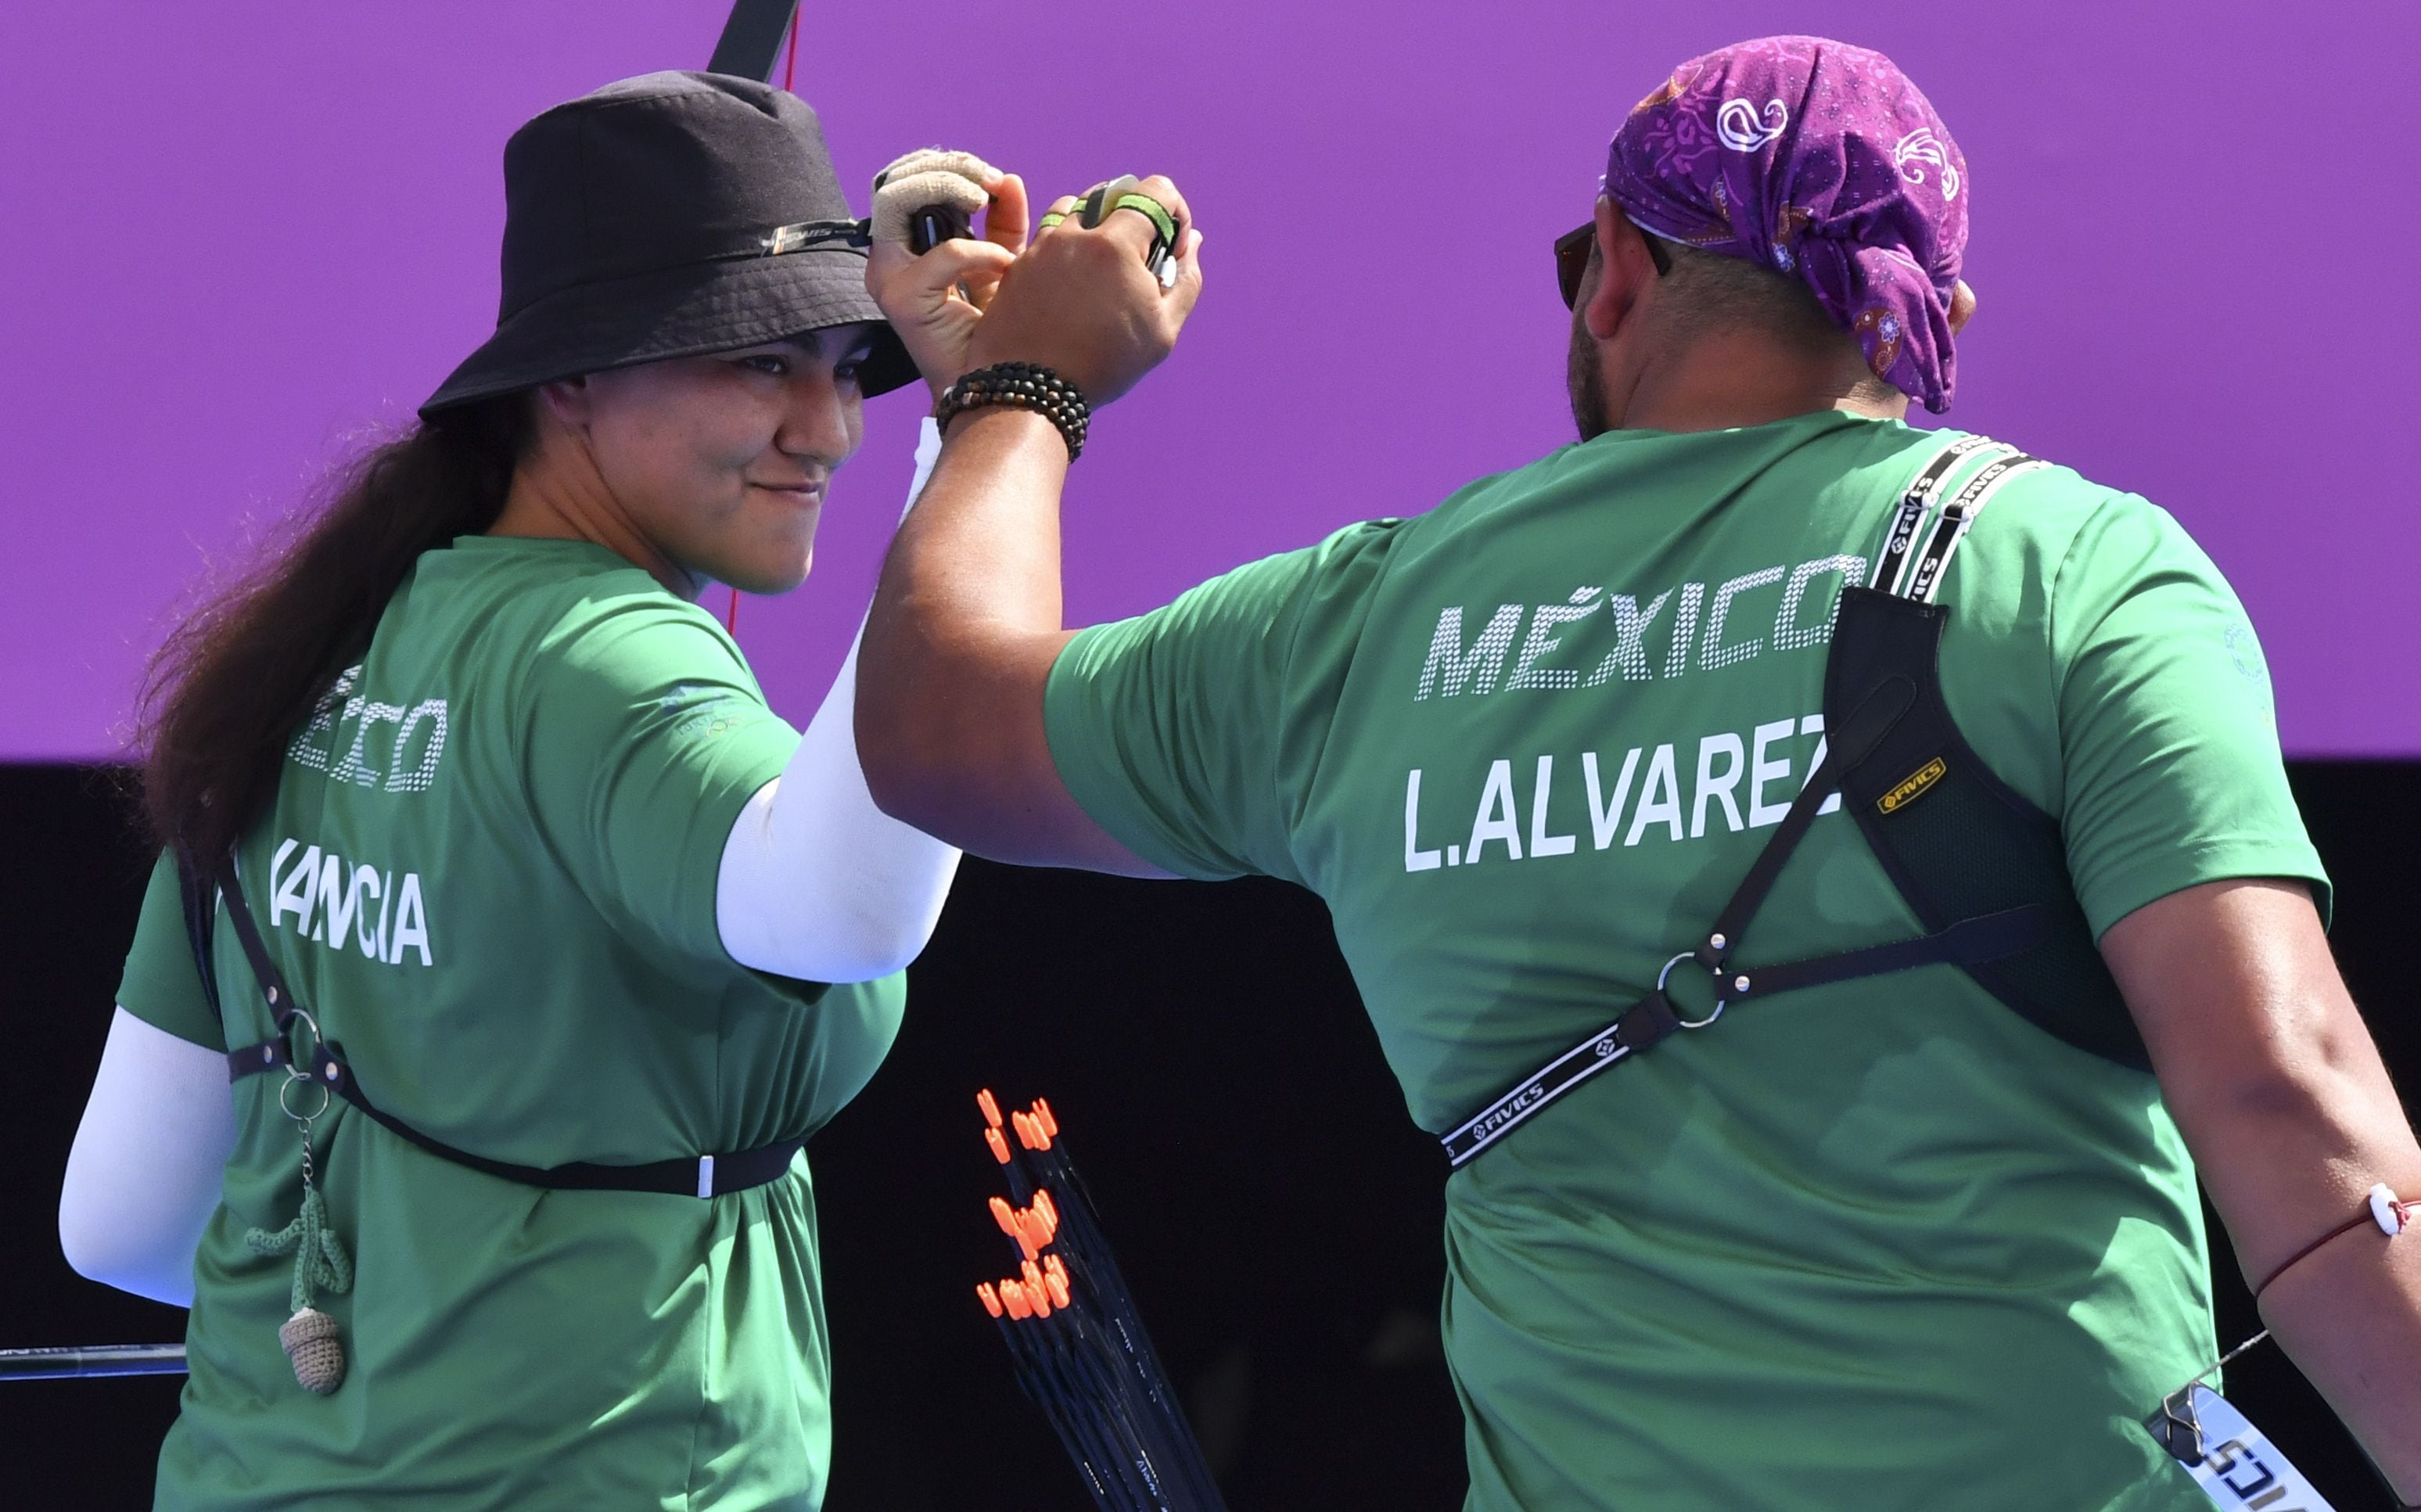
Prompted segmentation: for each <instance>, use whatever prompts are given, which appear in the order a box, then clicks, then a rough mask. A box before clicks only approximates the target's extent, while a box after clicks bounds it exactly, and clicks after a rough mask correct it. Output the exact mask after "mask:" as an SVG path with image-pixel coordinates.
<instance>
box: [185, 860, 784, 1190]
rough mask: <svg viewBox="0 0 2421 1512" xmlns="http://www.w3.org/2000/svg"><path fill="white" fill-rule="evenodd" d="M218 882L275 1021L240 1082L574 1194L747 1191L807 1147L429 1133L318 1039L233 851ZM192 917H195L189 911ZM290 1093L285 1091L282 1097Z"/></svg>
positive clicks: (249, 1052) (205, 976)
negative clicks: (564, 1141)
mask: <svg viewBox="0 0 2421 1512" xmlns="http://www.w3.org/2000/svg"><path fill="white" fill-rule="evenodd" d="M217 881H218V885H219V890H220V892H221V893H222V894H223V895H225V896H226V902H227V915H228V917H229V918H230V919H231V920H232V921H233V922H234V924H235V932H236V938H237V939H238V940H241V941H242V943H243V953H244V957H245V959H248V960H250V961H251V963H252V974H253V978H254V980H255V981H256V982H258V984H259V986H260V994H261V997H262V998H263V999H264V1000H265V1001H266V1002H267V1003H268V1005H269V1012H270V1017H271V1019H272V1020H273V1021H274V1022H275V1024H276V1025H277V1034H276V1036H275V1037H273V1038H269V1039H264V1040H261V1041H260V1042H259V1043H258V1044H253V1045H246V1046H244V1047H243V1048H242V1049H241V1050H236V1051H230V1052H228V1053H227V1057H226V1062H227V1080H229V1081H231V1082H235V1081H242V1079H243V1078H245V1077H247V1076H258V1075H259V1074H261V1073H262V1072H264V1071H271V1070H281V1071H284V1072H285V1073H286V1074H287V1077H288V1079H289V1087H290V1086H291V1085H292V1084H294V1083H311V1084H313V1085H316V1086H318V1087H320V1088H321V1089H322V1091H323V1093H325V1094H329V1095H333V1096H336V1097H340V1098H343V1099H345V1100H346V1101H347V1102H349V1103H351V1104H352V1105H353V1106H354V1107H355V1108H358V1109H360V1110H361V1111H362V1113H363V1114H365V1115H367V1116H368V1117H369V1118H370V1119H372V1120H373V1121H375V1122H376V1123H378V1124H380V1125H381V1126H382V1127H383V1128H386V1129H389V1130H393V1131H394V1132H395V1133H397V1134H399V1135H401V1136H402V1137H403V1138H405V1139H407V1140H410V1141H411V1142H412V1143H413V1144H414V1145H417V1146H420V1147H421V1148H422V1149H425V1150H427V1151H429V1153H430V1154H431V1155H434V1156H437V1157H438V1158H440V1159H441V1160H446V1161H452V1162H454V1163H455V1164H456V1165H462V1166H468V1167H469V1168H470V1169H472V1170H474V1171H481V1172H485V1173H486V1174H487V1175H489V1176H492V1177H503V1178H504V1179H505V1180H508V1181H518V1182H521V1183H522V1184H523V1185H524V1186H532V1187H549V1188H554V1189H557V1190H562V1191H575V1192H663V1193H664V1194H665V1195H667V1196H675V1197H699V1198H706V1197H720V1196H723V1195H725V1194H726V1193H727V1192H745V1191H746V1190H748V1189H749V1188H751V1187H761V1186H763V1185H765V1184H766V1183H767V1182H769V1181H773V1180H777V1179H779V1178H780V1177H781V1176H782V1175H783V1173H784V1172H786V1171H788V1170H789V1168H790V1158H791V1157H792V1156H794V1155H796V1154H798V1153H799V1151H800V1150H801V1149H802V1148H804V1146H805V1145H806V1138H805V1136H804V1135H802V1136H800V1137H798V1138H795V1139H785V1140H781V1141H778V1142H776V1143H774V1144H772V1145H760V1146H758V1147H757V1148H755V1149H746V1150H737V1151H734V1152H732V1153H729V1154H725V1155H700V1156H697V1157H695V1158H687V1157H684V1158H681V1159H678V1160H670V1161H648V1162H646V1163H644V1164H640V1165H608V1164H603V1163H601V1162H599V1161H570V1162H569V1163H567V1164H563V1165H546V1166H539V1165H517V1164H515V1163H513V1162H512V1161H496V1160H491V1159H489V1158H488V1157H487V1156H484V1155H474V1154H472V1153H471V1152H470V1151H469V1150H465V1149H458V1148H456V1147H455V1146H451V1145H448V1144H446V1143H445V1141H444V1140H442V1139H439V1138H437V1137H436V1136H434V1135H432V1134H428V1133H424V1132H422V1131H421V1130H417V1129H414V1127H413V1126H412V1125H410V1124H408V1123H405V1122H404V1121H403V1120H402V1119H400V1118H398V1117H397V1116H396V1115H393V1114H391V1113H388V1112H387V1111H386V1110H384V1109H383V1108H381V1107H379V1106H378V1105H377V1104H376V1103H374V1102H372V1101H371V1100H370V1099H369V1097H368V1095H367V1093H365V1092H363V1091H362V1086H361V1082H360V1080H359V1079H358V1078H356V1077H355V1076H354V1075H353V1070H352V1068H351V1066H348V1065H347V1064H346V1063H345V1059H344V1051H343V1047H342V1046H339V1045H337V1044H336V1043H334V1042H333V1041H328V1040H323V1039H321V1038H320V1025H319V1022H318V1021H317V1020H315V1019H313V1018H312V1017H311V1015H310V1014H309V1013H308V1012H306V1011H305V1009H304V1008H303V1006H302V1005H301V1004H299V1003H297V1002H296V1001H295V998H294V993H293V991H292V990H291V989H289V987H288V986H287V985H286V978H285V977H284V976H283V975H282V974H280V973H279V972H278V970H277V963H276V962H275V961H274V960H272V959H270V956H269V950H268V947H267V946H266V945H264V944H263V943H261V938H260V930H259V928H258V926H257V925H255V924H254V922H253V917H252V910H251V909H250V908H249V907H247V906H246V905H245V903H244V897H243V883H242V881H239V880H238V878H237V876H236V868H235V861H234V857H233V856H232V855H229V856H227V857H225V858H223V859H222V860H221V861H220V862H219V866H218V873H217ZM207 920H208V910H207V907H204V908H202V909H201V910H200V912H199V928H200V931H201V932H199V933H197V934H196V936H195V939H196V943H197V956H198V957H199V959H198V961H197V964H198V965H199V966H200V968H201V971H202V982H203V986H204V988H205V989H206V990H208V991H209V992H210V994H211V999H212V1002H213V1005H215V1003H216V999H217V995H218V990H217V988H218V984H217V983H216V982H215V981H214V980H213V979H212V977H211V961H210V959H209V952H208V950H207V948H206V945H207V942H208V938H209V936H208V928H209V926H208V922H207ZM189 922H195V920H194V918H193V916H192V915H190V914H189ZM296 1021H301V1022H302V1023H303V1024H304V1025H305V1027H306V1028H307V1029H309V1030H310V1033H311V1040H312V1051H311V1068H310V1070H309V1071H308V1072H305V1071H303V1070H301V1069H299V1068H297V1067H296V1064H295V1060H294V1054H293V1051H292V1049H291V1048H290V1043H289V1042H290V1039H291V1031H292V1028H293V1025H294V1024H295V1022H296ZM283 1095H285V1094H281V1096H283Z"/></svg>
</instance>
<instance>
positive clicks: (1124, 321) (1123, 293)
mask: <svg viewBox="0 0 2421 1512" xmlns="http://www.w3.org/2000/svg"><path fill="white" fill-rule="evenodd" d="M1138 188H1139V191H1140V192H1141V193H1143V194H1146V195H1150V196H1151V197H1152V198H1154V199H1156V200H1159V201H1160V202H1161V203H1162V204H1163V205H1164V206H1166V207H1167V208H1168V211H1169V213H1170V214H1171V215H1173V216H1174V217H1176V220H1177V226H1178V232H1177V235H1178V272H1177V284H1176V287H1174V288H1168V289H1163V288H1161V287H1160V281H1159V280H1158V279H1156V278H1154V277H1153V276H1152V275H1151V273H1149V272H1148V270H1146V268H1145V267H1144V257H1145V256H1146V255H1147V254H1148V253H1149V252H1150V250H1151V243H1152V234H1153V233H1152V225H1151V222H1149V221H1148V220H1147V219H1145V218H1144V217H1143V216H1142V215H1140V214H1138V213H1136V212H1135V211H1133V210H1114V211H1112V212H1111V214H1110V215H1109V217H1108V218H1107V219H1106V220H1104V221H1102V223H1101V225H1100V226H1095V227H1093V228H1092V229H1090V230H1087V229H1086V227H1085V226H1084V223H1083V222H1082V221H1081V220H1076V219H1070V220H1063V221H1061V222H1059V223H1058V224H1056V225H1055V226H1050V227H1049V228H1047V229H1045V230H1043V231H1041V232H1039V234H1037V235H1036V236H1035V238H1034V240H1033V242H1032V243H1031V244H1029V245H1028V246H1027V247H1026V248H1025V250H1024V252H1023V253H1022V254H1021V255H1019V257H1017V258H1016V260H1015V261H1014V262H1012V263H1011V264H1010V265H1009V267H1008V269H1007V272H1006V273H1004V274H1003V275H1002V276H1001V278H1000V281H999V286H998V288H995V289H993V290H992V293H991V296H990V299H989V300H988V301H987V303H986V304H984V306H983V311H982V317H981V319H980V320H978V321H977V323H976V328H975V333H974V335H973V336H972V337H971V338H970V339H969V340H968V342H967V346H966V363H965V368H966V369H967V370H972V369H974V368H977V367H987V366H991V365H992V364H993V363H1000V362H1028V363H1037V364H1039V365H1040V366H1044V367H1048V368H1050V369H1051V370H1052V371H1054V372H1055V373H1057V374H1058V375H1059V376H1060V377H1061V378H1063V379H1066V380H1067V381H1068V382H1070V383H1073V384H1075V385H1076V387H1077V388H1079V389H1081V390H1082V391H1083V392H1084V395H1085V397H1086V399H1087V400H1089V401H1090V402H1092V403H1093V404H1095V405H1102V404H1107V403H1109V402H1110V401H1111V400H1112V399H1115V398H1117V397H1118V396H1119V395H1121V394H1124V393H1125V392H1126V391H1127V390H1128V389H1131V388H1132V387H1134V385H1135V384H1136V383H1137V382H1140V381H1141V380H1142V378H1143V375H1144V374H1146V373H1148V372H1149V371H1151V369H1152V368H1153V367H1155V366H1159V364H1160V361H1161V359H1162V358H1164V357H1166V356H1167V355H1168V353H1169V351H1170V350H1171V349H1172V348H1174V347H1175V346H1176V345H1177V333H1178V332H1179V330H1180V329H1182V328H1183V326H1184V324H1185V319H1186V317H1187V316H1188V315H1190V314H1192V313H1193V310H1194V302H1195V300H1197V299H1199V298H1201V296H1202V264H1201V260H1200V257H1198V255H1197V254H1198V251H1199V249H1200V247H1201V245H1202V233H1201V232H1199V231H1196V230H1195V229H1194V223H1193V216H1192V215H1191V214H1190V213H1189V212H1188V210H1187V209H1186V205H1185V198H1184V196H1183V195H1179V193H1178V192H1177V186H1176V185H1175V184H1173V183H1171V182H1169V181H1168V180H1167V179H1164V178H1159V177H1157V176H1155V177H1153V178H1149V179H1144V180H1143V182H1142V183H1141V185H1139V186H1138ZM1075 204H1076V201H1075V200H1074V198H1072V197H1070V196H1063V197H1061V198H1059V199H1057V200H1054V202H1053V203H1052V206H1051V210H1052V212H1053V213H1054V214H1061V215H1065V214H1068V213H1069V212H1070V210H1072V209H1073V208H1074V207H1075Z"/></svg>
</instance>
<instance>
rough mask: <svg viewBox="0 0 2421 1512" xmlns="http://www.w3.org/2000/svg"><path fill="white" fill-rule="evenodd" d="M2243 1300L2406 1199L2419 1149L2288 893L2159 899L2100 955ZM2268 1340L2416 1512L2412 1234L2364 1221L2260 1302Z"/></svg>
mask: <svg viewBox="0 0 2421 1512" xmlns="http://www.w3.org/2000/svg"><path fill="white" fill-rule="evenodd" d="M2102 945H2103V951H2104V954H2105V955H2107V956H2108V957H2109V959H2110V961H2111V966H2112V969H2113V970H2114V972H2116V974H2117V976H2118V979H2119V984H2120V986H2121V987H2122V988H2123V989H2124V990H2125V991H2126V993H2127V998H2128V1001H2129V1003H2130V1004H2131V1005H2134V1006H2135V1008H2136V1019H2137V1021H2138V1023H2140V1024H2142V1025H2143V1027H2144V1031H2145V1039H2146V1042H2147V1044H2148V1045H2149V1046H2150V1048H2151V1051H2152V1061H2153V1065H2154V1068H2156V1069H2157V1070H2158V1071H2159V1073H2160V1077H2161V1086H2162V1092H2163V1100H2164V1101H2165V1102H2166V1103H2167V1105H2168V1107H2169V1110H2170V1113H2171V1114H2172V1115H2174V1116H2175V1117H2176V1119H2177V1121H2178V1127H2179V1130H2180V1131H2181V1132H2182V1133H2183V1134H2184V1135H2185V1139H2186V1144H2187V1146H2188V1147H2189V1148H2190V1149H2191V1150H2192V1151H2193V1152H2194V1157H2195V1165H2196V1167H2197V1168H2198V1170H2199V1172H2200V1174H2201V1177H2202V1180H2203V1184H2204V1185H2205V1187H2206V1188H2208V1189H2209V1191H2210V1194H2211V1203H2212V1206H2213V1207H2215V1208H2218V1209H2219V1214H2220V1217H2221V1219H2222V1220H2223V1221H2224V1222H2225V1223H2226V1225H2227V1231H2228V1237H2229V1239H2231V1241H2232V1242H2233V1243H2234V1245H2235V1249H2236V1255H2237V1260H2238V1263H2239V1265H2240V1266H2241V1268H2242V1270H2243V1272H2244V1275H2245V1279H2246V1282H2247V1284H2248V1285H2252V1286H2259V1285H2260V1284H2261V1283H2262V1282H2263V1281H2265V1280H2267V1279H2268V1278H2269V1277H2271V1276H2272V1275H2273V1273H2274V1272H2277V1271H2278V1270H2279V1268H2280V1267H2281V1266H2286V1265H2287V1263H2288V1261H2289V1260H2290V1259H2292V1258H2293V1257H2294V1256H2295V1255H2297V1253H2298V1252H2300V1251H2302V1250H2303V1249H2304V1247H2305V1246H2306V1245H2308V1244H2310V1243H2311V1242H2312V1241H2313V1240H2314V1239H2319V1237H2320V1236H2321V1235H2323V1234H2326V1233H2328V1232H2329V1231H2330V1230H2331V1229H2333V1228H2335V1227H2336V1226H2337V1225H2338V1224H2342V1223H2344V1222H2345V1221H2346V1220H2347V1219H2348V1218H2351V1217H2352V1216H2354V1215H2355V1214H2357V1213H2360V1212H2362V1211H2364V1209H2365V1207H2366V1197H2367V1193H2368V1192H2369V1191H2370V1188H2371V1186H2372V1184H2373V1183H2375V1182H2385V1183H2386V1184H2387V1185H2388V1186H2389V1187H2391V1188H2393V1189H2394V1190H2396V1191H2397V1192H2399V1193H2402V1194H2403V1195H2405V1196H2407V1197H2413V1196H2421V1146H2416V1144H2415V1141H2414V1139H2413V1130H2412V1127H2411V1125H2410V1123H2409V1122H2408V1120H2407V1118H2406V1115H2405V1113H2404V1110H2403V1108H2402V1106H2401V1105H2400V1104H2399V1103H2398V1099H2397V1096H2396V1090H2395V1088H2394V1086H2393V1085H2392V1084H2391V1083H2390V1082H2389V1081H2388V1077H2387V1072H2386V1069H2385V1068H2384V1067H2382V1065H2381V1064H2380V1060H2379V1055H2378V1052H2377V1051H2376V1049H2375V1048H2374V1047H2373V1046H2372V1044H2371V1040H2370V1037H2369V1034H2368V1033H2367V1031H2366V1029H2365V1028H2364V1026H2363V1023H2362V1020H2361V1017H2360V1015H2358V1014H2357V1013H2356V1012H2355V1011H2354V1006H2353V1003H2352V1000H2351V998H2350V997H2349V996H2348V995H2347V993H2346V991H2345V988H2344V985H2343V983H2342V982H2341V981H2340V980H2339V978H2338V976H2337V974H2336V968H2335V961H2334V960H2333V959H2331V958H2330V956H2329V950H2328V944H2327V942H2326V940H2325V939H2324V938H2323V937H2322V936H2321V934H2320V932H2319V920H2318V918H2317V916H2316V915H2315V914H2314V912H2313V911H2312V907H2311V901H2310V897H2309V895H2308V893H2307V892H2305V891H2304V888H2303V887H2302V886H2301V884H2297V883H2282V882H2269V881H2239V882H2230V883H2215V884H2211V885H2210V886H2208V887H2203V888H2195V889H2190V890H2189V891H2188V892H2187V893H2183V894H2179V895H2176V896H2173V897H2171V898H2164V899H2162V900H2160V901H2159V902H2157V903H2154V904H2151V905H2149V906H2148V907H2147V908H2145V909H2144V910H2142V911H2140V912H2139V913H2137V914H2132V915H2130V916H2129V917H2127V918H2125V919H2122V920H2120V921H2119V922H2118V924H2117V925H2116V926H2114V927H2112V928H2111V930H2110V932H2109V934H2108V935H2106V936H2105V937H2104V939H2103V942H2102ZM2261 1306H2262V1315H2263V1317H2264V1318H2265V1319H2266V1320H2267V1321H2268V1322H2269V1323H2270V1325H2271V1327H2272V1329H2273V1332H2274V1333H2276V1335H2277V1338H2278V1342H2279V1343H2280V1344H2281V1345H2282V1346H2283V1347H2284V1348H2286V1350H2287V1352H2288V1354H2289V1355H2290V1356H2291V1357H2292V1358H2293V1359H2294V1361H2295V1363H2296V1364H2297V1365H2298V1366H2299V1367H2300V1368H2301V1369H2302V1370H2303V1372H2304V1374H2305V1375H2306V1376H2308V1377H2309V1378H2310V1379H2311V1380H2312V1382H2313V1384H2314V1385H2316V1386H2317V1387H2319V1390H2320V1393H2321V1395H2324V1396H2326V1397H2327V1398H2328V1399H2329V1403H2330V1405H2331V1406H2332V1407H2334V1408H2335V1410H2336V1411H2337V1413H2338V1415H2339V1416H2340V1417H2342V1418H2343V1419H2344V1420H2345V1422H2346V1425H2347V1426H2349V1427H2350V1428H2351V1429H2352V1430H2353V1432H2354V1434H2355V1436H2356V1437H2357V1438H2358V1439H2360V1440H2361V1441H2362V1442H2363V1444H2364V1446H2365V1447H2366V1448H2367V1449H2368V1450H2369V1451H2370V1453H2371V1454H2372V1456H2373V1457H2375V1458H2377V1459H2378V1460H2379V1462H2380V1464H2381V1467H2382V1469H2384V1470H2385V1471H2386V1472H2387V1473H2388V1474H2389V1476H2390V1477H2391V1478H2392V1479H2393V1480H2394V1481H2395V1483H2396V1485H2397V1487H2398V1489H2399V1490H2400V1491H2401V1492H2402V1494H2403V1497H2404V1499H2405V1500H2407V1501H2415V1500H2421V1230H2416V1231H2415V1232H2413V1233H2412V1234H2409V1235H2406V1236H2403V1237H2400V1238H2398V1239H2394V1240H2390V1239H2387V1238H2386V1237H2385V1236H2383V1235H2382V1234H2381V1232H2380V1231H2379V1229H2378V1228H2377V1227H2375V1226H2373V1225H2372V1224H2369V1223H2368V1222H2367V1221H2366V1222H2365V1223H2364V1224H2361V1225H2360V1226H2359V1227H2356V1228H2355V1229H2353V1230H2352V1231H2351V1232H2349V1233H2346V1234H2343V1235H2341V1236H2339V1237H2338V1238H2336V1239H2333V1240H2331V1241H2330V1242H2329V1243H2328V1244H2327V1245H2325V1246H2323V1247H2322V1248H2321V1249H2319V1251H2317V1252H2315V1253H2313V1254H2312V1255H2308V1256H2307V1257H2305V1258H2304V1259H2301V1260H2296V1261H2295V1263H2294V1264H2293V1265H2292V1266H2291V1267H2288V1269H2287V1270H2286V1271H2285V1272H2284V1273H2283V1274H2281V1275H2279V1276H2278V1279H2277V1280H2276V1281H2275V1282H2274V1283H2273V1284H2272V1285H2271V1286H2268V1288H2267V1289H2266V1290H2265V1291H2264V1292H2263V1294H2262V1297H2261Z"/></svg>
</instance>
